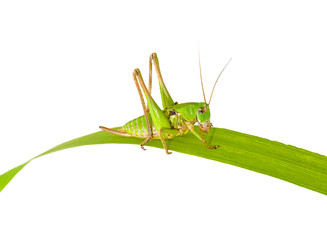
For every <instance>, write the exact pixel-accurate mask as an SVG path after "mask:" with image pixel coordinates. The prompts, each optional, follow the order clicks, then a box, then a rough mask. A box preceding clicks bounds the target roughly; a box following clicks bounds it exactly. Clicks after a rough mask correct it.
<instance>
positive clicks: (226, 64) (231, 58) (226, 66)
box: [209, 58, 232, 105]
mask: <svg viewBox="0 0 327 240" xmlns="http://www.w3.org/2000/svg"><path fill="white" fill-rule="evenodd" d="M230 61H232V58H230V59H229V60H228V62H227V63H226V65H225V67H224V68H223V70H221V72H220V73H219V75H218V77H217V80H216V82H215V84H214V85H213V88H212V92H211V95H210V99H209V105H210V102H211V98H212V94H213V91H214V90H215V87H216V84H217V82H218V79H219V78H220V76H221V74H222V73H223V72H224V70H225V68H226V67H227V65H228V64H229V63H230Z"/></svg>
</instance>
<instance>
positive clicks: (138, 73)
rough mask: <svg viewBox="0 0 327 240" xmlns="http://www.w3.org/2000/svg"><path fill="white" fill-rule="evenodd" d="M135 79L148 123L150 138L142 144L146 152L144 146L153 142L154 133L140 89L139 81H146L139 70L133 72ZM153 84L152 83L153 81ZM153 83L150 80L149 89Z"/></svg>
mask: <svg viewBox="0 0 327 240" xmlns="http://www.w3.org/2000/svg"><path fill="white" fill-rule="evenodd" d="M133 79H134V82H135V85H136V89H137V91H138V93H139V96H140V99H141V104H142V108H143V112H144V117H145V122H146V128H147V132H148V136H147V138H146V139H145V140H144V141H143V142H142V143H141V148H142V149H143V150H146V149H145V148H144V147H143V146H144V144H146V143H147V142H149V141H151V140H152V136H153V133H152V127H151V125H150V121H149V107H148V106H145V102H144V98H143V94H142V91H141V88H140V85H139V84H140V83H139V81H140V80H141V81H142V82H143V84H144V81H143V78H142V75H141V72H140V70H139V69H135V70H134V72H133ZM151 82H152V81H151ZM151 85H152V84H151V83H150V80H149V87H151Z"/></svg>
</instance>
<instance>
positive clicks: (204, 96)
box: [198, 48, 207, 104]
mask: <svg viewBox="0 0 327 240" xmlns="http://www.w3.org/2000/svg"><path fill="white" fill-rule="evenodd" d="M198 55H199V68H200V79H201V86H202V93H203V98H204V102H205V103H206V104H207V101H206V95H205V94H204V88H203V81H202V72H201V61H200V48H199V51H198Z"/></svg>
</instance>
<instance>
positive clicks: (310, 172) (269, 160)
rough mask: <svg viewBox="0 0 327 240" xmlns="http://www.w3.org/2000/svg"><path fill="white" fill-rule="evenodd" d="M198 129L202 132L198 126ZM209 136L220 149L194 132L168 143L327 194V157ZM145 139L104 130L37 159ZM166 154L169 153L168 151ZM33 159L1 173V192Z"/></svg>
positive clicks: (250, 139)
mask: <svg viewBox="0 0 327 240" xmlns="http://www.w3.org/2000/svg"><path fill="white" fill-rule="evenodd" d="M196 130H197V131H198V128H196ZM206 138H207V139H208V142H209V143H215V144H216V143H217V144H219V145H220V148H218V149H216V150H209V149H207V148H206V147H205V146H204V145H203V143H202V142H201V141H199V140H198V139H196V138H195V137H194V136H193V135H192V134H190V133H189V134H186V135H184V136H182V137H176V138H174V139H172V140H168V141H167V143H168V147H169V149H170V150H173V151H176V152H181V153H186V154H190V155H195V156H199V157H203V158H207V159H212V160H215V161H220V162H223V163H228V164H231V165H235V166H238V167H242V168H245V169H249V170H252V171H255V172H259V173H263V174H266V175H269V176H272V177H276V178H279V179H282V180H285V181H288V182H291V183H294V184H296V185H299V186H302V187H305V188H308V189H311V190H313V191H316V192H319V193H322V194H325V195H327V157H326V156H323V155H320V154H317V153H313V152H310V151H307V150H304V149H300V148H296V147H294V146H290V145H285V144H282V143H279V142H276V141H270V140H267V139H264V138H260V137H256V136H252V135H248V134H244V133H239V132H235V131H232V130H228V129H223V128H212V129H211V131H210V133H209V134H208V135H206ZM141 141H142V140H141V139H139V138H133V137H122V136H118V135H115V134H111V133H108V132H104V131H100V132H96V133H92V134H89V135H86V136H83V137H80V138H76V139H73V140H71V141H68V142H65V143H63V144H60V145H58V146H56V147H54V148H51V149H50V150H48V151H46V152H44V153H42V154H40V155H38V156H36V157H34V158H33V159H35V158H37V157H40V156H43V155H46V154H49V153H53V152H56V151H60V150H63V149H67V148H72V147H78V146H83V145H92V144H107V143H121V144H140V142H141ZM147 145H148V146H153V147H157V148H162V144H161V142H160V141H159V140H153V141H151V142H150V143H148V144H147ZM140 151H141V150H140ZM145 154H146V153H145ZM162 154H165V153H164V151H163V152H162ZM33 159H31V160H29V161H27V162H25V163H23V164H22V165H19V166H18V167H15V168H13V169H11V170H9V171H8V172H6V173H4V174H2V175H0V191H2V189H3V188H4V187H5V186H6V185H7V184H8V183H9V182H10V181H11V179H12V178H13V177H14V176H15V175H16V174H17V173H18V172H19V171H20V170H21V169H23V168H24V167H25V166H26V165H27V164H28V163H29V162H30V161H32V160H33Z"/></svg>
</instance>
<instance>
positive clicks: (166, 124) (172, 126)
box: [100, 53, 231, 154]
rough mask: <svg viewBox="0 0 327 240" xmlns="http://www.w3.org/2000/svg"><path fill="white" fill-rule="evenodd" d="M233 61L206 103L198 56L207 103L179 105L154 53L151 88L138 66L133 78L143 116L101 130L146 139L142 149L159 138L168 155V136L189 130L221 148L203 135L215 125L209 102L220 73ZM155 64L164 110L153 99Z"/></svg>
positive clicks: (181, 133) (150, 62)
mask: <svg viewBox="0 0 327 240" xmlns="http://www.w3.org/2000/svg"><path fill="white" fill-rule="evenodd" d="M230 61H231V59H230V60H229V61H228V62H227V64H226V65H225V67H224V68H223V69H222V71H221V72H220V74H219V75H218V78H217V80H216V82H215V84H214V86H213V89H212V92H211V96H210V99H209V103H207V101H206V98H205V94H204V88H203V82H202V73H201V64H200V57H199V67H200V78H201V85H202V92H203V98H204V102H188V103H181V104H178V103H177V102H174V101H173V99H172V98H171V96H170V94H169V92H168V90H167V88H166V85H165V83H164V81H163V79H162V75H161V71H160V68H159V60H158V57H157V54H156V53H152V54H151V55H150V58H149V84H148V88H147V87H146V86H145V83H144V81H143V78H142V75H141V72H140V70H139V69H138V68H136V69H135V70H134V71H133V79H134V82H135V85H136V88H137V91H138V93H139V95H140V99H141V104H142V108H143V112H144V115H143V116H140V117H138V118H135V119H133V120H131V121H129V122H127V123H126V124H125V125H124V126H123V127H122V128H120V129H117V130H115V129H110V128H107V127H103V126H100V129H102V130H104V131H107V132H110V133H114V134H117V135H121V136H125V137H138V138H143V139H144V141H143V142H142V143H141V148H142V149H143V150H146V149H145V148H144V145H145V144H146V143H147V142H149V141H151V140H152V139H160V140H161V142H162V145H163V147H164V149H165V151H166V153H167V154H170V153H171V152H169V151H168V147H167V144H166V141H165V139H172V138H174V137H177V136H181V135H184V134H186V133H187V132H188V131H190V132H191V133H192V134H193V135H194V136H195V137H197V138H198V139H199V140H200V141H202V142H203V143H204V145H205V146H206V147H207V148H209V149H216V148H218V147H219V146H218V145H214V146H210V145H209V144H208V143H207V142H206V140H205V139H204V137H203V136H204V133H208V132H209V130H210V128H211V126H212V123H211V122H210V109H209V105H210V102H211V98H212V94H213V91H214V89H215V86H216V84H217V81H218V79H219V77H220V75H221V74H222V73H223V71H224V70H225V68H226V67H227V65H228V63H229V62H230ZM152 65H154V68H155V70H156V73H157V78H158V81H159V87H160V95H161V100H162V106H163V110H162V109H160V107H159V106H158V105H157V103H156V102H155V101H154V99H153V98H152V96H151V90H152ZM141 89H142V91H143V93H144V96H145V98H146V101H147V105H145V102H144V98H143V94H142V91H141ZM195 123H198V125H199V127H200V133H197V132H196V131H195V130H194V124H195Z"/></svg>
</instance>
